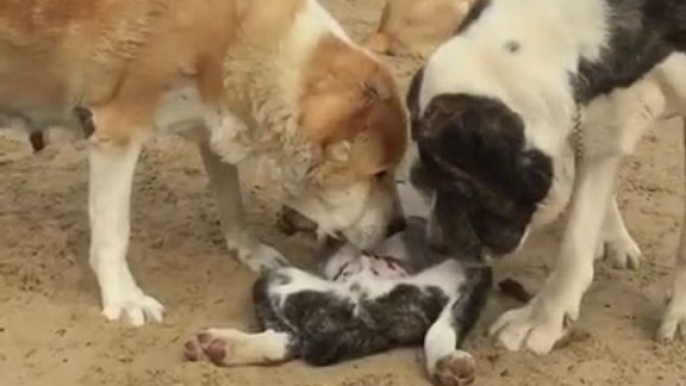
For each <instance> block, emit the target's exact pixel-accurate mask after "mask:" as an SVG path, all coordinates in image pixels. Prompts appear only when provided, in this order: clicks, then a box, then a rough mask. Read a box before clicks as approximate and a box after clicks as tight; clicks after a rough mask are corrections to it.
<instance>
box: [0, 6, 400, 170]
mask: <svg viewBox="0 0 686 386" xmlns="http://www.w3.org/2000/svg"><path fill="white" fill-rule="evenodd" d="M302 6H303V2H302V1H301V0H185V1H172V0H32V1H29V0H24V1H11V0H8V1H5V2H2V4H1V5H0V26H2V27H0V109H2V110H7V111H10V112H20V113H22V114H26V115H29V116H30V118H31V119H33V120H34V121H35V123H36V124H38V125H40V126H43V125H47V124H52V123H61V124H71V123H73V122H72V119H73V113H72V110H73V108H74V107H76V106H84V107H87V108H89V109H91V110H92V111H93V124H94V127H95V132H94V133H93V136H92V141H94V142H97V143H99V144H100V145H106V144H108V143H113V144H115V145H116V144H125V143H127V142H128V141H130V140H131V138H133V137H138V136H146V135H148V133H149V131H150V128H151V127H152V126H153V116H152V115H153V113H154V111H155V108H156V106H157V104H158V102H159V100H160V96H161V95H162V94H163V93H164V92H165V91H167V90H169V89H171V88H173V87H175V86H177V85H179V84H181V83H190V84H195V85H196V86H197V87H198V89H199V91H200V94H201V97H202V99H203V102H204V103H205V104H207V105H209V106H215V107H216V108H217V109H222V108H225V107H226V104H229V105H230V107H231V108H232V109H235V110H238V111H240V110H241V108H242V106H240V104H241V100H242V99H243V98H244V96H242V95H237V94H238V93H239V91H237V90H240V89H242V88H245V87H246V86H247V87H249V86H250V85H249V84H245V82H247V81H245V82H244V81H241V82H242V84H234V83H231V81H230V80H227V79H231V74H227V73H225V71H226V67H228V70H229V71H231V66H230V64H231V60H234V59H236V56H238V57H239V59H240V58H241V56H242V55H243V50H244V49H245V47H249V48H250V49H251V50H253V51H254V50H255V49H256V47H257V49H258V50H260V49H263V50H265V51H268V50H269V49H270V48H272V47H273V46H275V45H276V43H277V40H276V39H277V38H276V37H279V36H283V35H284V34H285V32H286V31H287V29H288V28H289V27H290V26H291V24H292V22H293V18H294V16H295V15H296V13H297V12H298V11H299V10H300V9H301V7H302ZM325 40H326V41H324V42H322V43H321V49H319V50H317V51H318V53H317V54H315V57H313V58H312V59H311V60H310V62H309V64H308V65H309V66H310V67H311V68H312V72H311V73H312V76H310V77H309V78H308V79H306V80H305V82H306V85H305V86H304V88H303V93H302V98H301V101H302V106H301V112H302V114H303V115H302V119H301V122H302V123H303V125H302V127H304V130H305V131H306V132H307V133H308V135H309V136H310V138H311V139H312V140H314V141H315V142H317V141H318V142H321V143H322V146H323V148H325V147H326V145H328V144H330V143H332V142H336V141H338V140H342V139H346V140H353V139H355V140H354V141H353V142H354V146H353V154H354V158H355V162H354V166H353V168H357V169H356V170H357V171H356V172H355V173H358V172H361V173H364V174H366V175H369V174H370V173H376V172H379V171H382V170H386V169H388V170H389V171H390V170H391V169H393V168H394V166H395V165H396V164H397V163H398V161H399V159H400V158H401V156H402V153H403V151H404V148H405V141H406V134H405V120H406V118H405V115H404V114H405V112H404V109H403V107H402V105H401V102H400V98H399V97H398V95H397V94H398V92H397V89H396V86H395V83H394V81H393V79H392V78H391V75H390V73H389V71H388V69H386V68H385V67H384V66H382V65H381V64H379V63H378V62H377V61H374V60H372V59H371V58H370V57H369V56H367V55H364V54H362V53H361V52H360V51H358V50H353V49H352V48H351V47H350V46H349V45H346V44H343V43H342V42H341V41H340V40H339V39H338V38H334V37H333V36H332V37H331V38H330V39H325ZM246 55H247V54H246ZM222 63H224V64H227V63H228V65H225V66H224V68H222ZM234 78H236V77H234ZM315 95H316V96H315ZM233 104H235V106H234V105H233ZM325 105H328V106H331V107H332V108H327V107H326V106H325ZM323 106H324V107H323ZM321 161H323V160H321Z"/></svg>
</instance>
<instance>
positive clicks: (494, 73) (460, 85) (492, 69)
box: [419, 0, 609, 156]
mask: <svg viewBox="0 0 686 386" xmlns="http://www.w3.org/2000/svg"><path fill="white" fill-rule="evenodd" d="M572 3H573V4H572ZM607 12H608V10H607V9H606V7H605V5H604V3H603V2H602V1H597V0H574V1H573V2H571V1H569V0H493V1H492V3H491V4H490V5H489V6H488V7H487V8H486V9H485V10H484V12H483V14H482V15H481V16H480V18H479V20H478V21H477V22H476V23H475V24H473V25H471V26H470V27H469V28H468V29H467V30H466V31H464V32H463V33H462V34H460V35H458V36H456V37H455V38H453V39H451V40H450V41H449V42H447V43H446V44H444V45H443V46H441V47H440V48H439V49H438V50H437V51H436V52H435V53H434V55H433V56H432V57H431V59H430V60H429V62H428V63H427V65H426V69H425V75H424V81H423V83H422V88H421V90H420V96H419V107H420V112H423V111H424V109H425V108H426V106H427V104H428V103H429V102H430V100H431V98H432V97H433V96H435V95H437V94H441V93H455V92H464V93H469V94H473V95H480V96H485V97H492V98H496V99H499V100H501V101H503V102H504V103H505V104H507V105H508V106H509V107H510V108H512V109H513V110H515V112H516V113H518V114H520V116H521V117H522V119H524V121H525V125H526V127H527V128H530V129H528V130H527V132H526V137H527V140H528V141H529V142H530V143H529V145H530V146H533V147H536V148H538V149H540V150H542V151H544V152H546V153H548V154H549V155H552V156H556V155H559V154H561V153H562V152H563V151H564V146H566V144H565V142H564V139H565V138H567V136H568V134H569V132H570V131H571V130H572V126H573V124H572V122H573V117H574V114H575V111H576V103H575V100H574V92H573V89H572V86H571V85H570V82H569V80H570V76H571V75H573V74H575V73H576V72H577V68H578V64H579V61H580V60H582V59H584V60H587V61H590V62H594V61H596V60H598V59H600V56H601V54H602V50H603V48H604V47H605V45H606V43H607V40H608V35H609V34H608V31H607V26H606V20H607ZM580 25H583V28H582V29H580V28H579V26H580ZM541 31H546V33H544V34H542V33H541ZM513 44H514V45H518V49H517V50H516V52H512V51H511V50H510V49H508V46H511V45H513ZM560 131H562V132H563V133H560Z"/></svg>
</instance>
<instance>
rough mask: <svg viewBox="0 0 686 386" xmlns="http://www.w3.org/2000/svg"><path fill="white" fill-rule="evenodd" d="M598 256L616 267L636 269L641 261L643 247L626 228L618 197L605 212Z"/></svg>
mask: <svg viewBox="0 0 686 386" xmlns="http://www.w3.org/2000/svg"><path fill="white" fill-rule="evenodd" d="M596 258H598V259H600V258H604V259H605V260H607V261H609V262H610V264H612V266H613V267H615V268H630V269H636V268H638V266H639V265H640V263H641V249H640V248H639V246H638V244H636V242H635V241H634V239H633V238H632V237H631V234H630V233H629V230H628V229H626V225H625V224H624V219H623V218H622V212H621V211H620V210H619V205H617V198H616V197H613V199H612V202H611V204H610V206H609V207H608V208H607V213H606V214H605V220H604V222H603V227H602V230H601V234H600V241H599V242H598V248H597V249H596Z"/></svg>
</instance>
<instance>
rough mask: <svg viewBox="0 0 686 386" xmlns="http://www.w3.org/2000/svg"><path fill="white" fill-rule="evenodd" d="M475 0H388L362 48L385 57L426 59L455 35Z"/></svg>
mask: <svg viewBox="0 0 686 386" xmlns="http://www.w3.org/2000/svg"><path fill="white" fill-rule="evenodd" d="M474 1H475V0H388V2H387V3H386V7H385V8H384V10H383V13H382V14H381V20H380V22H379V28H378V30H377V32H376V33H374V34H373V35H372V36H370V37H369V38H368V39H367V41H365V43H364V45H365V46H366V47H367V48H369V49H370V50H372V51H375V52H378V53H382V54H387V55H400V54H415V55H420V56H428V55H429V54H430V53H431V52H432V51H433V50H434V49H435V48H436V47H438V46H439V45H440V44H441V43H443V42H445V41H446V40H448V39H449V38H450V37H451V36H453V35H454V34H455V32H456V31H457V28H458V27H459V25H460V24H461V23H462V20H463V19H464V18H465V17H466V15H467V13H468V11H469V8H470V7H471V6H472V3H474Z"/></svg>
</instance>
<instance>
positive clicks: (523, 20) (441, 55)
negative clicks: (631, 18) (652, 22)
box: [419, 0, 686, 353]
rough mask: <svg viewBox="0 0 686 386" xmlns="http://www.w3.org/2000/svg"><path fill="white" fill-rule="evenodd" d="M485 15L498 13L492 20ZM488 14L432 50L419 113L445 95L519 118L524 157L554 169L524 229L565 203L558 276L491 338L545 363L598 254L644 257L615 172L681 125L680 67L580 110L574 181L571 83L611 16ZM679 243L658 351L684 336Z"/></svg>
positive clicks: (602, 41) (519, 6)
mask: <svg viewBox="0 0 686 386" xmlns="http://www.w3.org/2000/svg"><path fill="white" fill-rule="evenodd" d="M493 7H498V8H499V10H498V12H490V11H491V10H492V8H493ZM489 8H490V9H489ZM489 8H486V10H485V11H484V12H483V14H482V15H481V17H480V19H479V22H478V23H475V24H473V25H471V26H470V27H469V28H468V29H467V30H466V31H465V32H464V33H463V34H461V35H459V36H457V37H455V38H453V39H452V40H451V41H449V42H448V43H446V44H444V45H443V46H442V47H440V48H439V49H438V50H437V51H436V52H435V53H434V55H433V56H432V58H431V59H430V60H429V62H428V63H427V65H426V67H425V71H424V79H423V83H422V87H421V89H420V93H419V107H420V113H422V112H423V110H424V109H425V108H426V106H427V105H428V103H429V102H430V101H431V99H432V98H433V97H434V96H436V95H439V94H441V93H455V92H463V93H470V94H473V95H480V96H486V97H492V98H495V99H498V100H500V101H502V102H503V103H505V104H506V105H507V106H508V107H509V108H511V109H512V110H513V111H515V112H516V113H518V114H519V115H520V116H521V117H522V119H523V120H524V124H525V127H526V133H525V135H526V138H527V141H528V143H529V145H530V146H531V147H534V148H537V149H539V150H541V151H543V152H544V153H546V154H547V155H549V156H551V157H552V158H553V160H554V165H555V180H554V182H553V186H552V188H551V194H550V195H549V196H548V197H547V199H546V200H544V201H543V202H542V203H541V205H540V206H539V208H538V212H537V213H536V214H535V216H534V219H533V221H532V225H534V226H535V225H538V224H543V223H548V222H550V221H552V220H553V219H555V218H557V217H558V215H559V214H560V212H561V211H562V210H563V209H564V208H565V207H566V206H567V201H568V200H569V198H570V196H571V208H570V210H571V212H570V217H569V220H568V224H567V228H566V231H565V233H564V236H563V241H562V244H561V247H560V252H559V255H558V257H557V260H556V262H555V266H554V268H553V271H552V273H551V274H550V276H549V277H548V279H547V280H546V282H545V285H544V286H543V288H542V289H541V291H540V292H539V293H538V294H537V296H536V297H535V298H534V299H533V300H532V301H531V302H530V303H529V304H528V305H526V306H525V307H523V308H520V309H516V310H512V311H509V312H507V313H505V314H504V315H503V316H502V317H501V318H500V319H499V320H498V321H497V322H496V323H495V324H494V325H493V326H492V328H491V333H492V334H494V335H496V336H497V338H498V340H499V341H500V343H502V344H503V345H504V346H505V347H507V348H509V349H512V350H518V349H524V348H526V349H529V350H532V351H534V352H537V353H547V352H548V351H550V350H551V349H552V347H553V345H554V343H555V342H556V341H557V340H559V339H560V338H561V337H562V336H563V335H564V333H565V332H566V323H567V322H570V321H573V320H576V319H577V317H578V315H579V305H580V301H581V298H582V296H583V294H584V292H585V291H586V289H587V288H588V286H589V285H590V283H591V281H592V278H593V259H594V256H596V255H597V254H598V253H597V252H598V251H600V250H601V249H602V250H604V249H605V248H607V251H606V252H608V253H607V254H608V255H609V258H611V259H612V260H614V263H615V264H616V265H620V266H636V265H638V259H639V257H640V250H639V249H638V247H637V245H636V243H635V242H634V241H633V240H632V239H631V236H630V235H629V234H628V231H627V230H626V227H625V226H624V223H623V220H622V219H621V214H620V213H619V210H618V208H617V207H616V202H614V201H613V198H612V197H613V192H614V185H615V179H616V174H617V169H618V167H619V164H620V161H621V159H622V157H624V156H626V155H628V154H631V152H633V150H634V148H635V146H636V144H637V142H638V141H639V140H640V138H641V137H642V135H643V134H644V133H645V131H646V130H647V129H648V128H650V127H651V126H652V125H653V124H654V123H655V121H657V120H658V119H660V118H663V117H666V116H671V115H675V114H676V115H681V116H686V82H684V79H686V56H684V55H683V54H674V55H672V56H670V57H669V58H668V59H667V60H665V61H664V62H663V63H661V64H660V65H658V66H657V67H656V68H655V69H654V70H653V71H652V72H651V73H650V74H648V75H646V76H645V77H644V78H643V79H642V80H639V81H637V82H636V83H635V84H634V85H632V86H631V87H629V88H627V89H622V90H618V91H615V92H614V93H612V94H611V95H608V96H602V97H599V98H598V99H596V100H595V101H593V102H592V103H591V104H590V106H588V108H587V109H586V111H584V114H583V116H584V123H583V137H584V140H583V143H584V157H583V161H582V163H581V164H580V165H579V170H575V168H574V163H573V152H572V149H571V148H570V147H569V145H568V143H567V140H568V138H569V135H570V133H571V130H572V128H573V118H574V113H575V103H574V100H573V90H572V89H571V86H570V83H569V74H572V73H575V72H576V71H577V67H578V62H579V61H580V60H581V59H585V60H587V61H589V62H594V61H597V60H600V59H601V57H600V54H601V52H602V50H603V48H604V47H605V46H606V45H607V38H608V31H607V28H608V27H607V26H606V25H605V20H607V19H608V18H607V12H609V9H607V8H606V5H605V4H604V2H601V1H597V0H579V1H574V2H571V1H567V0H498V1H497V2H494V3H493V4H491V6H490V7H489ZM578 25H583V26H584V28H583V29H579V28H578ZM542 31H544V32H542ZM510 41H516V42H517V43H519V45H520V49H519V50H518V51H517V52H516V53H511V52H508V50H507V49H506V43H508V42H510ZM532 84H535V85H536V87H531V85H532ZM599 213H603V214H604V215H601V216H599V215H598V214H599ZM684 220H685V222H686V214H685V215H684ZM684 238H686V231H684V232H683V235H682V242H681V247H680V249H679V253H678V256H679V263H678V265H677V267H678V268H677V272H676V281H675V285H674V295H673V297H672V300H671V302H670V304H669V306H668V311H667V314H666V316H665V320H664V322H663V325H662V328H661V330H660V334H661V336H662V337H664V338H665V339H671V338H672V337H673V336H674V335H675V333H676V332H677V329H678V328H679V326H681V328H682V332H683V330H684V328H686V285H684V284H683V282H684V279H683V277H684V276H686V267H685V266H686V263H684V261H686V257H683V256H686V241H684ZM679 280H681V281H679Z"/></svg>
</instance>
